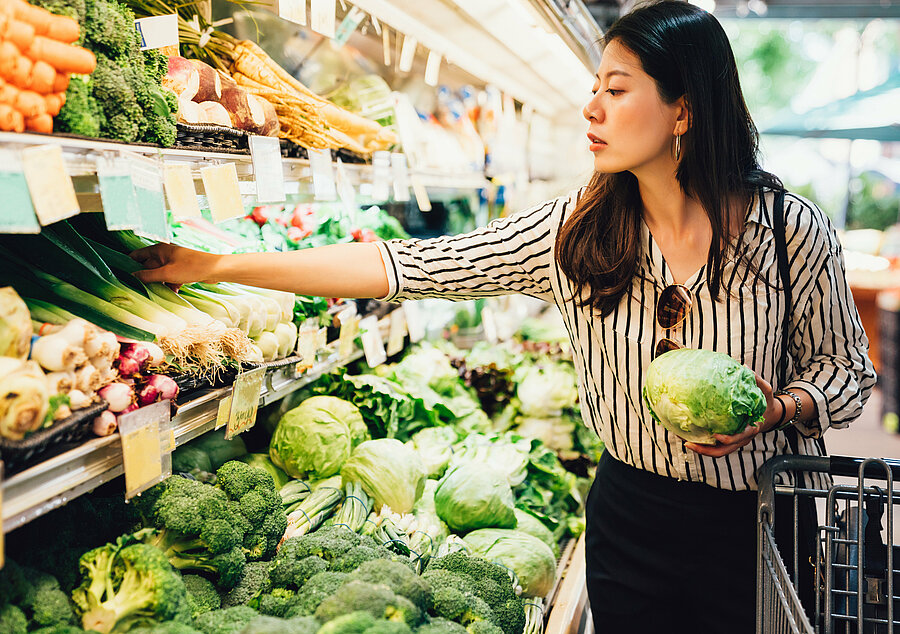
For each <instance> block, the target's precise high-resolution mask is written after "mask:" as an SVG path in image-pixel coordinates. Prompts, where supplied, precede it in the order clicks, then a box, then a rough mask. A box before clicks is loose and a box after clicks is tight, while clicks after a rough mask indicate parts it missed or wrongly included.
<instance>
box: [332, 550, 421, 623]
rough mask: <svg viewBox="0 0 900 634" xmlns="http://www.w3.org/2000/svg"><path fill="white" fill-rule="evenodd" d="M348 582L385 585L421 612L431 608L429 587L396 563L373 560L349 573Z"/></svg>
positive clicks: (407, 568)
mask: <svg viewBox="0 0 900 634" xmlns="http://www.w3.org/2000/svg"><path fill="white" fill-rule="evenodd" d="M347 579H348V581H365V582H368V583H380V584H383V585H386V586H387V587H388V588H390V589H391V590H392V591H393V592H394V593H395V594H398V595H400V596H401V597H406V598H407V599H409V600H410V601H412V602H413V604H414V605H415V606H416V607H417V608H419V610H421V611H422V612H427V611H428V609H429V608H430V607H431V587H430V586H429V585H428V582H427V581H425V580H424V579H422V577H420V576H419V575H417V574H416V573H415V572H413V571H412V570H411V569H410V568H409V566H407V565H405V564H402V563H400V562H397V561H388V560H386V559H374V560H372V561H367V562H365V563H363V564H361V565H360V566H359V568H357V569H356V570H354V571H353V572H352V573H350V576H349V577H347Z"/></svg>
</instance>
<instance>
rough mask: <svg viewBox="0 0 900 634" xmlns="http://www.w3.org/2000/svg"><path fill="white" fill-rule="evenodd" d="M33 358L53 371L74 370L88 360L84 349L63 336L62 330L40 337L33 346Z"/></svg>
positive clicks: (43, 366) (46, 368)
mask: <svg viewBox="0 0 900 634" xmlns="http://www.w3.org/2000/svg"><path fill="white" fill-rule="evenodd" d="M70 323H71V322H70ZM31 358H32V359H34V360H35V361H37V362H38V364H40V366H41V367H42V368H44V369H45V370H50V371H51V372H65V371H68V370H74V369H75V367H77V366H79V365H81V364H82V363H84V362H85V361H87V355H85V353H84V349H83V348H82V347H81V346H80V345H76V344H74V343H72V342H71V341H70V340H69V339H67V338H66V337H65V336H63V334H62V331H59V332H58V333H54V334H52V335H47V336H46V337H39V338H38V340H37V341H35V342H34V345H32V346H31Z"/></svg>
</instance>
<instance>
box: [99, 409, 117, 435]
mask: <svg viewBox="0 0 900 634" xmlns="http://www.w3.org/2000/svg"><path fill="white" fill-rule="evenodd" d="M118 426H119V425H118V422H117V421H116V415H115V414H113V413H112V412H111V411H109V410H108V409H107V410H103V412H102V413H101V414H100V415H99V416H98V417H97V418H95V419H94V425H93V430H94V433H95V434H96V435H97V436H111V435H112V434H114V433H115V431H116V428H117V427H118Z"/></svg>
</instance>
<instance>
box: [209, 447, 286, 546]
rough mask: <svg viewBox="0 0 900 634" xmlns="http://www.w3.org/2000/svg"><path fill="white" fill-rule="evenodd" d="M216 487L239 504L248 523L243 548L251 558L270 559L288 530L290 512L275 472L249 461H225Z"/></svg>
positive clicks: (237, 506)
mask: <svg viewBox="0 0 900 634" xmlns="http://www.w3.org/2000/svg"><path fill="white" fill-rule="evenodd" d="M216 487H218V488H219V489H221V490H222V491H224V492H225V495H226V496H227V499H228V500H229V501H231V502H236V503H237V505H236V507H233V508H236V509H237V510H238V511H239V512H240V513H241V515H243V516H244V518H245V519H246V520H247V525H248V526H249V528H248V530H247V534H246V535H245V537H244V542H243V545H244V548H245V550H246V554H247V558H248V559H250V560H258V559H268V558H269V557H271V556H272V555H273V554H275V549H276V548H277V546H278V542H279V541H281V538H282V537H283V536H284V532H285V531H286V530H287V516H286V515H285V513H284V509H283V508H282V505H281V496H280V495H279V493H278V489H277V488H276V487H275V481H274V480H272V476H271V475H269V474H268V473H267V472H265V471H263V470H262V469H257V468H256V467H252V466H250V465H248V464H247V463H246V462H241V461H239V460H232V461H230V462H226V463H225V464H223V465H222V466H221V467H219V470H218V471H217V472H216Z"/></svg>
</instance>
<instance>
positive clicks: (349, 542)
mask: <svg viewBox="0 0 900 634" xmlns="http://www.w3.org/2000/svg"><path fill="white" fill-rule="evenodd" d="M251 468H252V467H251ZM257 470H258V469H257ZM361 545H365V546H369V547H372V548H375V547H377V545H376V544H375V541H374V540H373V539H371V538H368V537H362V536H360V535H357V534H356V533H354V532H353V531H351V530H350V529H349V528H347V527H346V526H333V525H332V526H323V527H322V528H320V529H319V530H317V531H313V532H312V533H307V534H306V535H301V536H300V537H291V538H290V539H288V540H285V542H284V543H283V544H282V545H281V548H280V549H279V550H278V557H277V558H276V559H282V558H286V559H302V558H304V557H309V556H310V555H316V556H317V557H321V558H322V559H324V560H325V561H328V562H331V561H333V560H334V559H337V558H338V557H340V556H341V555H343V554H344V553H346V552H348V551H349V550H350V549H352V548H355V547H356V546H361Z"/></svg>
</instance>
